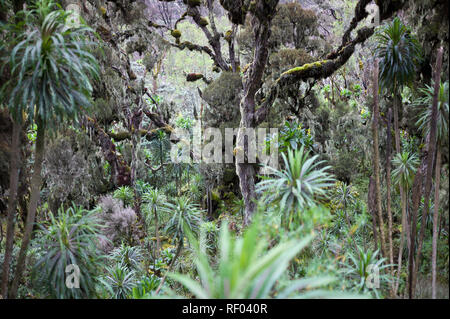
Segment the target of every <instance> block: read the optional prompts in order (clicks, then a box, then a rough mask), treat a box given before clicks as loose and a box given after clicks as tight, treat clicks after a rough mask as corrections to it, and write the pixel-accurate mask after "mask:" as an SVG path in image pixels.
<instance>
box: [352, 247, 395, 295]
mask: <svg viewBox="0 0 450 319" xmlns="http://www.w3.org/2000/svg"><path fill="white" fill-rule="evenodd" d="M358 250H359V251H358V253H357V254H354V253H352V252H349V254H348V262H347V263H346V264H344V273H345V276H346V277H347V278H349V279H351V283H352V285H353V289H356V291H358V292H361V293H373V294H374V295H375V297H377V298H380V297H381V296H380V289H379V288H386V286H387V284H388V283H389V282H390V281H391V278H390V276H389V275H388V274H387V272H385V271H384V270H385V269H386V268H388V267H390V265H387V264H385V261H386V258H377V255H378V253H379V251H378V250H377V251H375V252H373V251H372V250H371V249H369V250H367V251H364V250H363V249H362V248H360V247H358ZM377 272H378V274H379V276H378V280H379V285H380V287H373V288H371V287H370V285H368V283H369V282H370V283H373V284H374V285H375V282H372V281H371V280H373V279H374V278H375V275H376V273H377ZM370 276H372V277H373V278H371V277H370Z"/></svg>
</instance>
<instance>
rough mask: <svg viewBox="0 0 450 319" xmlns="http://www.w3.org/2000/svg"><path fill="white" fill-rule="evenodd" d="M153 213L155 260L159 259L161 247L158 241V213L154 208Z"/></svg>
mask: <svg viewBox="0 0 450 319" xmlns="http://www.w3.org/2000/svg"><path fill="white" fill-rule="evenodd" d="M153 213H154V214H155V237H156V254H155V256H156V258H159V250H160V247H161V240H160V239H159V229H158V227H159V225H158V212H157V211H156V208H153Z"/></svg>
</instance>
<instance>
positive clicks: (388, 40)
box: [375, 18, 421, 153]
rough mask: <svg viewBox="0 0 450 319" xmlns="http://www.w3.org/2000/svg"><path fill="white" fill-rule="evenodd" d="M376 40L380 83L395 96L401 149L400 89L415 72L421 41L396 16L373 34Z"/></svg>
mask: <svg viewBox="0 0 450 319" xmlns="http://www.w3.org/2000/svg"><path fill="white" fill-rule="evenodd" d="M375 37H376V40H377V42H378V45H377V48H376V51H375V54H376V56H377V57H378V58H379V59H380V73H379V79H380V86H381V89H383V90H389V92H390V93H391V94H392V95H393V97H394V131H395V149H396V153H399V152H400V130H399V119H398V113H399V108H400V107H401V105H400V103H401V95H400V94H401V90H402V88H403V86H404V85H406V84H409V83H411V82H412V80H413V79H414V76H415V74H416V65H417V64H418V63H419V61H420V59H421V51H420V45H419V42H418V41H417V39H416V37H415V36H414V35H413V34H411V31H410V29H409V28H407V27H406V26H405V25H404V24H403V23H402V22H401V21H400V19H399V18H395V19H394V20H393V21H392V23H391V24H388V25H386V26H385V27H384V28H382V29H381V30H380V31H379V32H377V34H376V35H375Z"/></svg>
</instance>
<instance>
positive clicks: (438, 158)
mask: <svg viewBox="0 0 450 319" xmlns="http://www.w3.org/2000/svg"><path fill="white" fill-rule="evenodd" d="M435 182H436V184H435V186H434V187H435V188H434V212H433V250H432V255H431V278H432V279H431V291H432V293H431V294H432V298H433V299H436V259H437V239H438V237H437V235H438V216H439V184H440V182H441V147H440V146H439V145H438V147H437V154H436V175H435Z"/></svg>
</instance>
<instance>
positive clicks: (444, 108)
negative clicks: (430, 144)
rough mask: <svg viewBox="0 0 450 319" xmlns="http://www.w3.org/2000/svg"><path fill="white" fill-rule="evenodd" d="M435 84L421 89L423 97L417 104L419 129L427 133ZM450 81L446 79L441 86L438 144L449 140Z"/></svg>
mask: <svg viewBox="0 0 450 319" xmlns="http://www.w3.org/2000/svg"><path fill="white" fill-rule="evenodd" d="M433 87H434V84H432V85H431V86H430V85H425V87H424V88H421V89H419V92H420V93H421V94H423V97H422V98H420V99H418V100H417V101H416V103H414V104H415V105H417V106H418V111H419V119H418V120H417V124H418V126H419V129H420V130H421V131H422V132H423V133H424V135H427V134H428V133H429V131H430V121H431V107H430V105H431V103H432V100H433V95H434V89H433ZM448 89H449V82H448V81H446V82H444V83H441V84H440V86H439V95H438V115H437V134H436V138H437V141H438V145H441V144H442V143H443V142H445V141H448V121H449V119H448V116H449V115H448V114H449V113H448V112H449V103H448V99H449V90H448Z"/></svg>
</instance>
